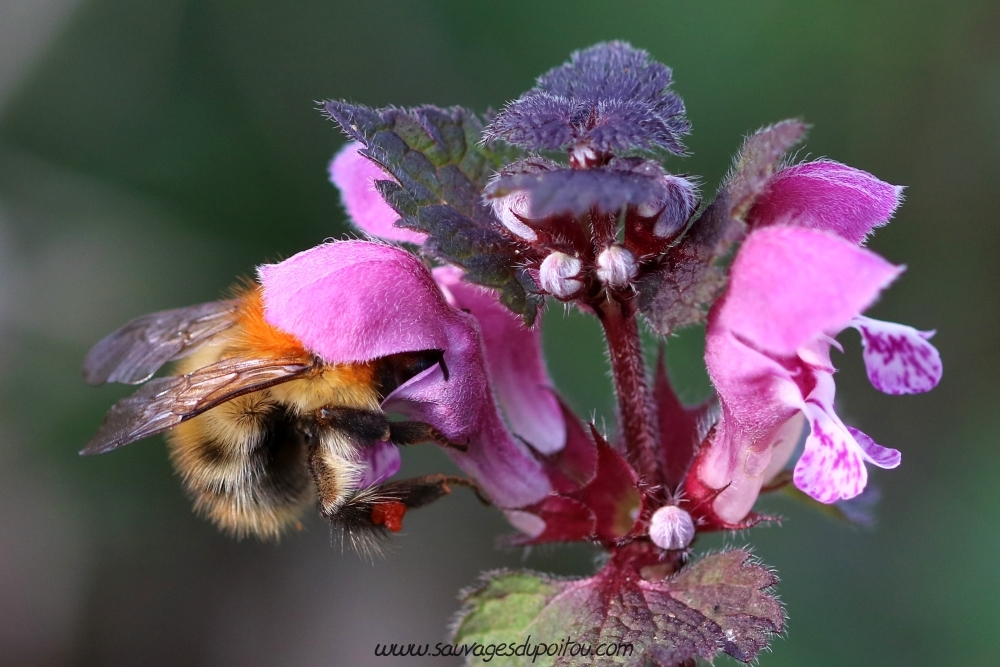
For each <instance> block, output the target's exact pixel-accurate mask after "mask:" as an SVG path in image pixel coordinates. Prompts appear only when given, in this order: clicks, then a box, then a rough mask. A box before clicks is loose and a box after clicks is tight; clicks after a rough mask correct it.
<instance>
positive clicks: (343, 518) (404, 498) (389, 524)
mask: <svg viewBox="0 0 1000 667" xmlns="http://www.w3.org/2000/svg"><path fill="white" fill-rule="evenodd" d="M453 486H464V487H466V488H469V489H471V490H472V491H473V492H474V493H475V494H476V497H477V498H479V501H480V502H481V503H483V504H484V505H489V504H490V501H489V500H488V499H487V498H486V496H485V495H483V492H482V490H481V489H480V488H479V485H478V484H476V483H475V482H473V481H472V480H470V479H466V478H465V477H458V476H455V475H441V474H438V475H425V476H423V477H412V478H410V479H401V480H399V481H395V482H386V483H385V484H380V485H378V486H374V487H372V488H370V489H365V490H364V491H361V492H359V493H357V494H355V495H354V496H353V497H351V498H349V499H348V500H347V501H346V502H345V503H344V504H343V505H342V506H341V507H340V508H339V510H338V511H337V513H336V515H335V516H332V517H331V518H332V519H333V520H334V521H335V522H336V523H338V524H340V525H341V526H343V527H344V528H345V529H346V530H347V531H349V532H354V533H358V532H363V531H368V532H372V531H378V530H380V529H388V530H390V531H392V532H394V533H395V532H398V531H399V530H400V529H401V528H402V527H403V516H404V515H405V514H406V512H407V511H408V510H411V509H416V508H418V507H423V506H424V505H429V504H431V503H432V502H434V501H435V500H439V499H440V498H443V497H444V496H446V495H448V494H449V493H451V487H453Z"/></svg>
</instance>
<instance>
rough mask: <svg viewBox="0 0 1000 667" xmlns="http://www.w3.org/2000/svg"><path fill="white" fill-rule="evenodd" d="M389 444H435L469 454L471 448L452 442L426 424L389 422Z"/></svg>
mask: <svg viewBox="0 0 1000 667" xmlns="http://www.w3.org/2000/svg"><path fill="white" fill-rule="evenodd" d="M389 442H391V443H392V444H394V445H416V444H417V443H421V442H433V443H436V444H438V445H441V446H442V447H446V448H448V449H454V450H456V451H459V452H467V451H468V450H469V446H468V445H465V444H462V443H458V442H452V441H451V440H449V439H448V438H447V437H445V435H444V433H442V432H441V431H439V430H437V429H436V428H434V427H433V426H431V425H430V424H426V423H424V422H415V421H405V422H389Z"/></svg>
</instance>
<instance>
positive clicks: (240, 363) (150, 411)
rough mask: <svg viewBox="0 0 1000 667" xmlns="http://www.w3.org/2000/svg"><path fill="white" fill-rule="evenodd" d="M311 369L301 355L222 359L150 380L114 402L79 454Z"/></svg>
mask: <svg viewBox="0 0 1000 667" xmlns="http://www.w3.org/2000/svg"><path fill="white" fill-rule="evenodd" d="M314 367H315V364H314V363H313V362H312V361H311V360H303V359H302V358H301V357H291V358H282V359H242V358H238V357H234V358H231V359H223V360H222V361H219V362H216V363H214V364H211V365H209V366H205V367H204V368H199V369H198V370H196V371H194V372H192V373H188V374H187V375H179V376H174V377H163V378H156V379H155V380H151V381H150V382H147V383H146V384H145V385H143V387H142V388H141V389H139V391H137V392H135V393H134V394H132V395H131V396H129V397H127V398H123V399H122V400H120V401H118V402H117V403H115V404H114V405H113V406H112V407H111V410H109V411H108V414H107V416H105V417H104V423H103V424H101V428H100V430H98V432H97V435H95V436H94V438H93V439H92V440H91V441H90V442H89V443H87V446H86V447H84V448H83V449H82V450H81V451H80V453H81V454H103V453H104V452H109V451H111V450H112V449H117V448H119V447H121V446H123V445H127V444H129V443H132V442H135V441H136V440H141V439H142V438H146V437H148V436H151V435H156V434H157V433H162V432H163V431H166V430H167V429H170V428H173V427H174V426H177V425H178V424H180V423H181V422H183V421H187V420H188V419H191V418H192V417H196V416H197V415H200V414H201V413H203V412H205V411H206V410H210V409H212V408H214V407H215V406H217V405H219V404H220V403H224V402H226V401H228V400H230V399H233V398H236V397H237V396H242V395H243V394H248V393H250V392H253V391H259V390H261V389H266V388H268V387H271V386H274V385H276V384H280V383H282V382H288V381H289V380H294V379H295V378H297V377H300V376H302V375H304V374H306V373H308V372H309V371H311V370H312V369H313V368H314Z"/></svg>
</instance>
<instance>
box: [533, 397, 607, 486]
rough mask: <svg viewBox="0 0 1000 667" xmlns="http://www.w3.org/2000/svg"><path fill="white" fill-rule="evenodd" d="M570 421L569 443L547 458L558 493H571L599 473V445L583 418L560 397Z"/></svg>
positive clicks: (549, 473) (565, 416) (565, 414)
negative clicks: (581, 420)
mask: <svg viewBox="0 0 1000 667" xmlns="http://www.w3.org/2000/svg"><path fill="white" fill-rule="evenodd" d="M556 398H557V399H558V400H559V407H560V409H561V410H562V416H563V420H564V421H565V422H566V445H565V446H564V447H563V448H562V449H561V450H560V451H558V452H556V453H554V454H552V455H550V456H546V457H545V459H544V464H545V472H546V474H548V476H549V481H551V482H552V488H553V489H554V490H555V491H556V492H557V493H569V492H572V491H576V490H577V489H579V488H580V487H582V486H584V485H586V484H587V483H589V482H591V481H592V480H593V479H594V477H595V476H596V475H597V445H595V444H594V441H593V439H591V436H590V433H589V432H588V431H587V430H585V429H584V428H583V424H582V423H581V422H580V419H579V418H578V417H577V416H576V415H575V414H573V411H572V410H570V409H569V407H568V406H567V405H566V404H565V403H564V402H563V401H562V399H560V398H559V397H558V396H556Z"/></svg>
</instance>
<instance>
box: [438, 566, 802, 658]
mask: <svg viewBox="0 0 1000 667" xmlns="http://www.w3.org/2000/svg"><path fill="white" fill-rule="evenodd" d="M623 562H624V564H621V563H619V562H618V561H617V560H615V559H612V561H611V562H610V563H609V564H608V565H606V566H605V567H604V568H603V569H602V570H601V571H600V572H598V573H597V574H596V575H594V576H593V577H590V578H587V579H558V578H554V577H550V576H548V575H545V574H540V573H535V572H511V571H498V572H492V573H488V574H486V575H484V577H483V579H482V582H481V584H480V586H479V587H477V588H474V589H471V590H469V591H466V592H465V593H464V594H463V602H464V604H465V606H464V608H463V610H462V612H461V613H460V615H459V618H458V620H457V622H456V625H455V628H454V631H453V638H452V641H453V643H454V645H455V648H456V652H455V655H466V656H467V662H466V664H468V665H480V664H492V665H503V666H508V667H511V666H519V665H551V666H553V667H575V666H577V665H624V666H626V667H630V666H634V667H641V666H646V665H657V666H660V667H668V666H670V665H680V664H681V663H683V662H685V661H687V660H691V659H693V658H696V657H700V658H702V659H704V660H712V659H713V658H714V657H715V656H716V655H717V654H718V653H719V652H725V653H727V654H729V655H731V656H732V657H734V658H736V659H737V660H741V661H743V662H749V661H751V660H753V659H754V657H755V656H756V655H757V653H758V652H759V651H760V650H761V649H762V648H764V647H765V646H767V641H768V639H769V638H770V637H771V635H773V634H775V633H779V632H781V631H782V629H783V627H784V620H785V617H784V611H783V610H782V607H781V604H780V603H779V602H778V601H777V600H776V599H775V598H774V597H773V596H772V595H771V594H770V589H771V587H772V586H773V585H774V584H775V583H776V582H777V578H776V577H775V576H774V574H772V573H771V571H770V570H768V569H767V568H765V567H763V566H761V565H759V564H757V563H755V562H753V561H752V560H751V559H750V554H749V553H748V552H746V551H743V550H734V551H729V552H725V553H720V554H714V555H710V556H706V557H705V558H703V559H702V560H700V561H699V562H697V563H695V564H694V565H691V566H690V567H687V568H685V569H683V570H681V571H680V572H679V573H678V574H676V575H674V576H673V577H670V578H668V579H651V580H647V579H644V578H642V576H640V573H639V572H638V571H636V570H634V569H632V566H631V565H629V561H628V559H623ZM501 645H502V646H501ZM602 645H603V647H604V648H603V652H605V653H607V652H609V649H610V651H611V652H612V655H610V656H603V657H597V656H596V655H595V653H594V652H595V651H596V649H597V647H598V646H602ZM490 647H493V651H492V652H493V655H492V656H491V655H490V651H489V648H490ZM588 648H589V652H588ZM588 653H589V654H588ZM487 657H489V658H490V659H489V660H488V661H487V660H486V658H487Z"/></svg>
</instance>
